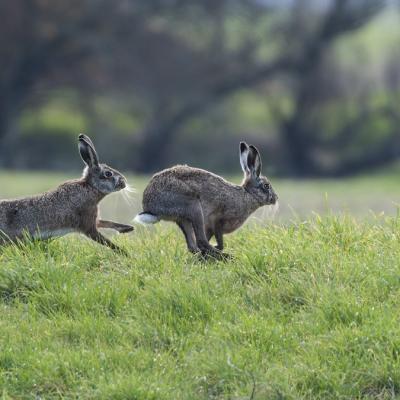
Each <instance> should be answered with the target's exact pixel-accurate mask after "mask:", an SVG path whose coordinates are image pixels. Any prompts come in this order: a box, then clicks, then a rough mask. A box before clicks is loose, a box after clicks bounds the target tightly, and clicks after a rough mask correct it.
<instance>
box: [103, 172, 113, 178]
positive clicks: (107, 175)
mask: <svg viewBox="0 0 400 400" xmlns="http://www.w3.org/2000/svg"><path fill="white" fill-rule="evenodd" d="M104 176H105V177H106V178H111V177H112V172H111V171H106V172H104Z"/></svg>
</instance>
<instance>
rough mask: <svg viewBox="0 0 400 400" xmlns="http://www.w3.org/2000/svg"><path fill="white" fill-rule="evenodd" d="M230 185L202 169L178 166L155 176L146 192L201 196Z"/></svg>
mask: <svg viewBox="0 0 400 400" xmlns="http://www.w3.org/2000/svg"><path fill="white" fill-rule="evenodd" d="M226 184H228V182H226V181H225V180H224V179H223V178H221V177H220V176H218V175H215V174H213V173H212V172H209V171H206V170H204V169H201V168H194V167H189V166H187V165H177V166H175V167H172V168H168V169H165V170H163V171H161V172H158V173H157V174H155V175H154V176H153V177H152V179H151V181H150V182H149V184H148V186H147V188H146V190H145V194H146V192H160V191H173V192H183V193H187V194H193V195H200V194H201V193H204V191H205V190H210V188H212V187H219V188H221V186H224V185H226Z"/></svg>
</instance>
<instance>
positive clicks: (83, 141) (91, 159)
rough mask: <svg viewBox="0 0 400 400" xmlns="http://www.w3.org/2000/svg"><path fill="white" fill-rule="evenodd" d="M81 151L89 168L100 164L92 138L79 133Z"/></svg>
mask: <svg viewBox="0 0 400 400" xmlns="http://www.w3.org/2000/svg"><path fill="white" fill-rule="evenodd" d="M78 139H79V152H80V154H81V157H82V160H83V161H84V162H85V163H86V164H87V166H88V167H89V168H93V167H97V166H98V165H99V157H98V156H97V153H96V150H95V148H94V145H93V143H92V141H91V140H90V138H89V137H88V136H86V135H83V134H80V135H79V138H78Z"/></svg>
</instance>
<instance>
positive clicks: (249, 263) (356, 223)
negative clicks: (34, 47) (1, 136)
mask: <svg viewBox="0 0 400 400" xmlns="http://www.w3.org/2000/svg"><path fill="white" fill-rule="evenodd" d="M397 176H398V174H397V173H396V171H385V172H382V173H377V174H374V175H371V176H368V177H366V176H364V177H358V178H351V179H348V180H323V181H288V180H273V181H272V182H273V184H274V187H275V188H276V190H277V192H278V194H279V195H280V204H281V208H280V211H279V212H278V214H277V215H276V216H275V217H274V219H272V220H271V218H272V216H271V215H270V213H268V212H264V211H261V212H260V213H258V214H257V216H255V217H253V218H251V219H250V221H249V222H248V223H247V224H246V225H245V226H244V227H243V228H242V229H240V230H238V231H237V232H235V233H233V234H231V235H228V236H226V251H227V252H229V253H231V254H232V255H233V259H232V260H230V261H228V262H223V261H202V260H200V259H198V258H197V257H196V256H193V255H191V254H188V253H187V251H186V249H185V243H184V240H183V237H182V236H181V233H180V232H179V231H178V229H177V228H175V227H174V226H173V225H171V224H167V223H165V224H164V223H163V224H159V225H157V226H155V227H151V228H144V227H140V226H139V227H136V230H135V232H133V233H132V234H129V235H127V236H123V235H119V236H113V240H115V241H116V242H118V243H119V244H120V245H121V246H122V247H124V248H125V249H126V250H127V252H128V253H129V257H125V256H123V255H118V254H115V253H113V252H112V251H110V250H109V249H107V248H103V247H101V246H99V245H97V244H95V243H92V242H90V241H88V240H86V239H85V238H82V237H80V236H77V235H70V236H67V237H64V238H60V239H57V240H53V241H50V242H29V243H26V244H24V245H23V246H19V247H16V246H8V247H4V248H0V309H1V311H0V312H1V318H0V329H1V335H0V388H1V391H0V394H1V396H2V398H3V399H31V398H37V399H138V400H139V399H171V400H172V399H395V398H400V314H399V311H398V310H399V308H400V261H399V260H400V216H399V215H398V210H397V202H398V201H399V199H400V185H399V184H398V178H397ZM62 179H64V177H63V176H60V175H50V174H39V173H38V174H20V173H10V172H2V173H0V197H1V198H4V197H13V196H20V195H24V194H30V193H35V192H40V191H41V190H45V189H48V188H49V187H52V186H54V185H56V184H57V183H58V182H60V180H62ZM146 179H147V178H145V177H142V178H138V177H130V181H131V183H132V184H133V186H135V187H137V188H138V191H137V193H136V194H135V196H134V197H132V198H130V199H127V200H125V199H124V198H123V196H121V195H115V196H111V197H110V198H109V199H106V201H105V203H104V204H103V205H102V211H103V213H104V215H109V216H115V215H118V218H119V219H121V220H122V221H129V219H130V218H131V217H133V216H134V214H135V212H136V211H137V210H138V209H139V208H140V201H139V200H140V191H141V189H142V188H143V186H144V184H145V182H146ZM268 216H269V217H270V218H267V217H268ZM264 217H265V218H266V219H264Z"/></svg>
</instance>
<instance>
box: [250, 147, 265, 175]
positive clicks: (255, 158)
mask: <svg viewBox="0 0 400 400" xmlns="http://www.w3.org/2000/svg"><path fill="white" fill-rule="evenodd" d="M247 165H248V167H249V169H250V171H251V174H252V175H253V176H255V177H257V178H258V177H259V176H260V174H261V167H262V162H261V156H260V152H259V151H258V150H257V148H256V147H255V146H253V145H250V146H249V154H248V156H247Z"/></svg>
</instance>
